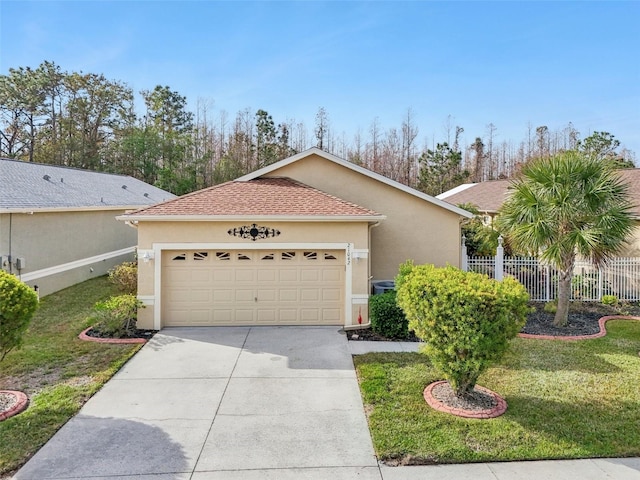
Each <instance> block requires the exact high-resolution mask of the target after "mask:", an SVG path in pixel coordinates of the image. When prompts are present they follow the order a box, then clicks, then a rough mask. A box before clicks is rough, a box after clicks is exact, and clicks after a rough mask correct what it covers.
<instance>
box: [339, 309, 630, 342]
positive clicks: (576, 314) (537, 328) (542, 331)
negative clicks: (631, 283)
mask: <svg viewBox="0 0 640 480" xmlns="http://www.w3.org/2000/svg"><path fill="white" fill-rule="evenodd" d="M531 306H532V307H533V311H532V312H531V313H530V314H529V315H528V316H527V323H526V324H525V326H524V328H523V329H522V330H521V332H522V333H527V334H530V335H552V336H567V337H579V336H582V335H594V334H596V333H598V332H599V331H600V326H599V320H600V318H602V317H604V316H607V315H621V314H624V315H631V316H636V317H637V316H640V303H630V304H626V305H624V306H623V307H621V308H614V307H611V306H608V305H603V304H601V303H598V302H572V303H571V306H570V308H569V321H568V323H567V326H566V327H556V326H555V325H554V324H553V317H554V314H553V313H548V312H545V311H544V306H545V303H543V302H532V303H531ZM347 338H348V339H349V340H355V341H358V340H360V341H361V340H365V341H373V342H382V341H399V342H418V341H420V340H419V339H418V338H417V337H416V336H415V335H413V332H410V336H409V338H406V339H404V338H403V339H396V338H386V337H384V336H382V335H378V334H377V333H375V332H373V331H371V329H357V330H349V331H348V332H347Z"/></svg>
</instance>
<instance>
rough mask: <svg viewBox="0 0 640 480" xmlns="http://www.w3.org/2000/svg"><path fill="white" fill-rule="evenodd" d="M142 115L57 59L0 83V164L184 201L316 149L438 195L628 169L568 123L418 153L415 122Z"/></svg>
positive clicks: (206, 112) (147, 109) (183, 111)
mask: <svg viewBox="0 0 640 480" xmlns="http://www.w3.org/2000/svg"><path fill="white" fill-rule="evenodd" d="M139 93H140V95H141V97H142V100H143V102H144V112H143V113H137V112H136V110H135V107H134V98H135V95H134V92H133V90H132V89H131V88H130V87H129V86H127V84H126V83H124V82H122V81H118V80H109V79H107V78H106V77H105V76H104V75H102V74H95V73H83V72H67V71H63V70H62V69H61V68H60V67H59V66H58V65H56V64H55V63H53V62H49V61H45V62H43V63H42V64H40V65H39V66H38V67H37V68H35V69H32V68H30V67H19V68H11V69H9V73H8V74H7V75H0V156H2V157H5V158H15V159H19V160H24V161H30V162H39V163H48V164H54V165H64V166H70V167H77V168H83V169H89V170H97V171H105V172H112V173H120V174H125V175H131V176H133V177H136V178H139V179H140V180H143V181H145V182H148V183H150V184H153V185H156V186H158V187H160V188H163V189H166V190H169V191H171V192H173V193H175V194H178V195H180V194H184V193H188V192H191V191H194V190H197V189H200V188H204V187H207V186H210V185H215V184H218V183H222V182H225V181H228V180H232V179H234V178H237V177H239V176H242V175H244V174H246V173H249V172H251V171H253V170H256V169H258V168H261V167H264V166H266V165H269V164H271V163H274V162H276V161H278V160H281V159H283V158H286V157H288V156H290V155H293V154H295V153H297V152H301V151H303V150H306V149H307V148H310V147H312V146H317V147H319V148H321V149H323V150H325V151H327V152H329V153H332V154H334V155H337V156H339V157H342V158H345V159H346V160H348V161H351V162H353V163H356V164H358V165H361V166H363V167H366V168H368V169H370V170H373V171H375V172H377V173H380V174H382V175H384V176H386V177H389V178H391V179H393V180H396V181H398V182H401V183H404V184H406V185H409V186H411V187H414V188H418V189H419V190H421V191H423V192H425V193H428V194H430V195H437V194H439V193H442V192H443V191H446V190H448V189H450V188H453V187H455V186H457V185H459V184H461V183H464V182H479V181H485V180H491V179H497V178H510V177H512V176H513V175H514V174H515V173H517V172H518V171H519V169H520V168H521V167H522V166H523V165H525V164H527V163H528V162H529V161H531V160H532V159H535V158H545V157H550V156H553V155H555V154H556V153H558V152H562V151H566V150H573V149H576V148H582V149H585V150H588V151H592V152H595V153H597V154H598V155H601V156H603V157H607V158H612V159H615V160H616V161H617V162H619V163H620V165H621V166H634V161H635V156H634V153H633V152H631V151H629V150H627V149H624V148H620V147H621V145H620V142H619V141H618V140H617V139H616V138H615V136H614V135H612V134H610V133H608V132H594V133H593V134H591V135H590V136H589V137H587V138H584V139H581V136H580V132H578V131H577V130H576V129H575V128H574V127H573V125H572V124H571V123H569V124H568V125H567V126H566V127H564V128H563V129H560V130H555V131H552V130H550V129H549V128H548V127H547V126H538V127H535V128H534V127H532V126H528V127H527V132H526V135H525V138H524V139H523V140H521V141H520V142H518V143H514V142H512V141H504V140H503V141H498V140H497V138H498V133H497V127H496V126H495V125H493V124H491V123H490V124H489V125H488V126H487V128H486V132H484V133H483V134H481V135H479V136H477V137H476V138H475V140H474V142H473V143H471V144H468V145H463V144H462V137H461V135H462V133H463V132H464V128H463V127H462V126H459V125H455V124H454V123H453V122H452V118H451V117H449V118H447V119H446V121H445V125H444V128H443V133H442V138H441V139H439V141H435V140H434V141H433V142H431V145H428V144H427V142H424V144H422V145H421V144H419V140H418V136H419V133H420V132H419V129H418V127H417V126H416V123H415V119H414V114H413V112H412V110H411V109H407V111H406V114H405V115H404V117H403V118H402V119H401V122H400V126H399V127H391V128H383V127H382V126H381V125H380V122H379V120H378V119H377V118H376V119H374V120H373V121H372V122H371V124H370V126H369V128H368V130H367V131H366V132H362V131H360V130H359V131H358V132H356V133H355V134H353V135H352V136H349V137H348V136H347V134H346V133H344V132H343V133H337V132H336V131H335V130H334V129H333V128H332V127H331V121H330V116H329V114H328V112H327V111H326V110H325V109H324V108H323V107H320V108H319V109H318V111H317V113H316V116H315V124H314V125H313V126H312V127H308V126H307V125H305V123H304V122H302V121H297V120H294V119H286V120H282V121H280V122H276V121H274V119H273V117H272V116H271V115H270V114H269V112H267V111H265V110H263V109H258V110H257V111H255V112H253V111H251V110H250V109H248V108H247V109H244V110H241V111H239V112H237V114H236V115H235V117H233V118H232V117H230V116H229V114H228V113H227V112H225V111H224V110H214V108H213V104H212V102H211V101H207V100H204V99H198V100H197V102H196V106H195V109H193V111H191V110H189V108H188V106H187V99H186V97H184V96H182V95H180V93H178V92H176V91H174V90H172V89H171V88H170V87H169V86H161V85H158V86H156V87H155V88H153V90H143V91H141V92H139Z"/></svg>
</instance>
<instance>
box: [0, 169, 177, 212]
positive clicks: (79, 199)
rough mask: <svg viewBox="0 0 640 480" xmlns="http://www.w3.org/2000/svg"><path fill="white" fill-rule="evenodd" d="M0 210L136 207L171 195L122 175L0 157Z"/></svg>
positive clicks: (171, 195)
mask: <svg viewBox="0 0 640 480" xmlns="http://www.w3.org/2000/svg"><path fill="white" fill-rule="evenodd" d="M0 179H2V181H0V212H7V213H8V212H15V211H32V210H60V209H84V208H88V209H109V208H113V209H116V208H122V209H125V208H126V209H130V208H139V207H141V206H144V205H153V204H154V203H158V202H162V201H164V200H168V199H172V198H175V195H173V194H172V193H169V192H166V191H164V190H162V189H160V188H157V187H154V186H153V185H149V184H148V183H145V182H143V181H141V180H138V179H135V178H133V177H129V176H124V175H115V174H111V173H102V172H93V171H89V170H80V169H76V168H69V167H60V166H56V165H46V164H40V163H30V162H23V161H20V160H10V159H4V158H0Z"/></svg>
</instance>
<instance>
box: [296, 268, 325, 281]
mask: <svg viewBox="0 0 640 480" xmlns="http://www.w3.org/2000/svg"><path fill="white" fill-rule="evenodd" d="M319 279H320V272H319V271H318V270H317V269H316V268H308V269H304V270H301V271H300V281H301V282H317V281H318V280H319Z"/></svg>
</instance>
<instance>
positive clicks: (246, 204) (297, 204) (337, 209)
mask: <svg viewBox="0 0 640 480" xmlns="http://www.w3.org/2000/svg"><path fill="white" fill-rule="evenodd" d="M245 216H246V217H252V218H257V217H272V218H273V217H299V218H305V219H314V218H317V219H320V218H322V219H326V218H327V217H332V218H344V219H345V220H346V219H376V220H380V219H382V218H384V216H382V215H380V214H379V213H377V212H375V211H373V210H370V209H367V208H364V207H361V206H359V205H355V204H353V203H350V202H347V201H345V200H342V199H340V198H338V197H335V196H333V195H329V194H327V193H324V192H321V191H320V190H317V189H315V188H313V187H310V186H308V185H305V184H303V183H301V182H297V181H295V180H292V179H290V178H284V177H270V178H258V179H255V180H250V181H242V182H241V181H237V180H236V181H232V182H227V183H223V184H220V185H215V186H213V187H209V188H205V189H203V190H199V191H197V192H193V193H190V194H187V195H183V196H181V197H178V198H176V199H175V200H171V201H168V202H164V203H161V204H158V205H154V206H151V207H147V208H143V209H140V210H138V211H135V212H131V213H129V214H127V215H125V216H124V217H126V218H129V219H138V220H140V219H145V220H153V219H157V220H166V219H170V218H171V219H197V218H198V217H199V218H200V219H211V218H212V217H225V218H228V217H245Z"/></svg>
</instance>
